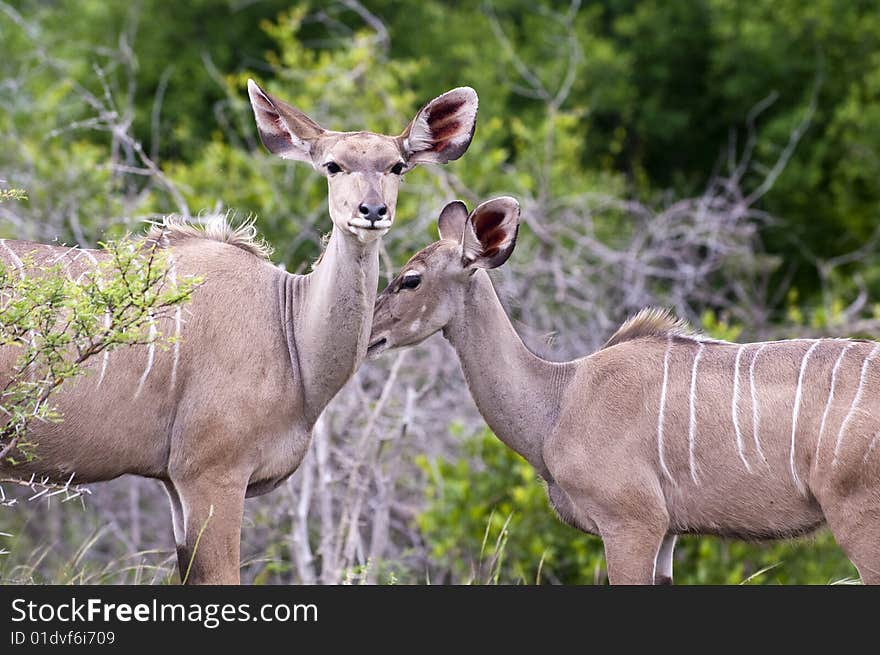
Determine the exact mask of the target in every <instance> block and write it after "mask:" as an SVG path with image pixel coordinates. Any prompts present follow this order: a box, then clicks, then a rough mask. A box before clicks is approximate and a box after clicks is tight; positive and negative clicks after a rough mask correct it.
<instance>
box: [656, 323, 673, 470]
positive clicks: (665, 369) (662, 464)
mask: <svg viewBox="0 0 880 655" xmlns="http://www.w3.org/2000/svg"><path fill="white" fill-rule="evenodd" d="M670 350H672V337H669V338H668V339H667V341H666V352H665V353H664V354H663V386H662V387H660V411H659V412H658V413H657V452H658V453H659V455H660V468H661V469H663V474H664V475H665V476H666V477H667V478H669V481H670V482H671V483H672V484H675V480H674V479H673V477H672V474H671V473H670V472H669V469H668V468H666V462H665V461H664V459H663V414H664V412H665V410H666V385H667V384H668V383H669V351H670Z"/></svg>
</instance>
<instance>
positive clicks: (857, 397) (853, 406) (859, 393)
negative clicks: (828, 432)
mask: <svg viewBox="0 0 880 655" xmlns="http://www.w3.org/2000/svg"><path fill="white" fill-rule="evenodd" d="M878 350H880V343H878V344H874V347H873V348H872V349H871V352H870V353H869V354H868V356H867V357H865V361H863V362H862V372H861V374H860V375H859V386H858V388H857V389H856V395H855V397H854V398H853V400H852V404H851V405H850V406H849V411H848V412H847V413H846V418H845V419H843V423H842V424H841V426H840V432H838V433H837V443H836V444H834V458H833V459H832V460H831V466H837V454H838V453H839V452H840V444H841V442H842V441H843V433H844V432H846V428H847V426H848V425H849V422H850V420H851V419H852V416H853V414H854V413H855V410H856V406H858V404H859V401H860V400H861V399H862V390H863V389H864V388H865V375H867V373H868V365H869V364H870V363H871V361H872V360H873V359H874V357H876V356H877V351H878Z"/></svg>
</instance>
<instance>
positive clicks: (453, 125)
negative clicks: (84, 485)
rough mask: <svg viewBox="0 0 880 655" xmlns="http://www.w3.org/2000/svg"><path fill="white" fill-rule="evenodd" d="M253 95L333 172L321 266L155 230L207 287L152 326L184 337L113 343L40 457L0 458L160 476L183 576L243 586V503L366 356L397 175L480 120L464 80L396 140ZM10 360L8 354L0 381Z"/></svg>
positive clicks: (277, 468)
mask: <svg viewBox="0 0 880 655" xmlns="http://www.w3.org/2000/svg"><path fill="white" fill-rule="evenodd" d="M248 92H249V94H250V100H251V104H252V107H253V110H254V114H255V116H256V122H257V127H258V128H259V134H260V137H261V139H262V141H263V144H264V145H265V146H266V148H267V149H268V150H270V151H271V152H273V153H275V154H277V155H279V156H281V157H283V158H286V159H296V160H301V161H305V162H307V163H310V164H311V165H312V166H313V167H314V168H315V169H316V170H318V171H321V172H322V173H324V174H325V175H326V176H327V181H328V186H329V209H330V218H331V221H332V223H333V229H332V233H331V235H330V239H329V242H328V243H327V245H326V248H325V250H324V252H323V255H322V258H321V260H320V263H319V264H318V265H317V266H316V267H315V269H314V271H313V272H311V273H310V274H308V275H291V274H288V273H286V272H284V271H282V270H281V269H279V268H277V267H275V266H273V265H272V264H271V263H270V262H268V261H267V260H266V259H265V258H264V257H260V256H259V254H260V253H259V250H258V248H257V247H256V246H255V244H254V243H253V241H252V240H251V239H250V238H249V236H250V235H248V234H246V233H243V232H241V231H235V230H232V229H231V228H228V227H225V226H224V225H220V226H215V227H213V228H210V229H208V230H207V231H199V230H195V229H193V228H191V227H187V226H181V225H180V224H178V223H175V222H174V221H171V222H167V224H166V225H165V226H163V227H161V228H157V229H154V230H153V231H152V233H151V235H150V236H148V238H149V239H152V240H153V241H154V242H155V243H156V244H157V245H158V246H159V247H167V248H170V253H171V257H172V263H173V267H174V271H173V272H174V274H175V275H176V276H181V275H189V274H193V275H198V276H199V277H201V278H202V279H203V280H204V282H203V284H202V285H201V286H200V288H199V289H197V290H196V293H195V296H194V298H193V300H192V302H191V303H190V305H189V306H188V307H187V309H188V313H189V316H188V318H186V320H185V321H184V320H181V317H180V315H179V314H178V315H177V316H176V317H175V318H174V319H170V320H169V321H166V322H165V324H163V325H160V326H158V328H159V331H160V332H161V333H162V334H168V335H175V336H179V337H180V339H179V341H177V342H176V343H175V344H174V345H173V346H172V347H171V348H170V349H169V350H168V351H167V352H166V351H163V350H161V349H158V348H154V347H152V346H150V347H148V348H147V349H145V348H131V349H124V350H118V351H115V352H113V353H112V354H111V355H110V356H109V361H108V362H101V363H100V364H99V365H98V368H100V374H98V373H97V371H96V374H95V375H89V376H86V377H84V378H81V379H79V380H77V381H76V382H75V383H73V384H69V385H65V386H64V387H62V388H61V390H60V391H59V393H58V395H57V396H56V397H55V399H54V402H55V404H56V406H57V407H58V409H59V410H60V412H61V414H62V416H63V422H61V423H59V424H54V425H39V426H37V427H36V428H35V430H34V432H33V433H32V434H31V435H29V438H30V440H31V441H33V442H36V444H37V447H36V454H37V457H38V459H36V460H35V461H34V462H32V463H29V464H21V465H18V466H14V467H10V466H9V465H8V464H7V463H3V464H0V472H2V474H3V475H17V476H29V475H30V474H31V473H32V472H37V473H38V474H40V475H46V474H48V475H50V476H52V478H54V479H57V480H60V481H66V480H67V479H68V478H69V477H70V475H71V473H74V474H75V476H76V478H75V479H76V480H78V481H80V482H92V481H100V480H108V479H111V478H115V477H117V476H120V475H122V474H126V473H132V474H137V475H141V476H146V477H150V478H157V479H159V480H161V481H162V482H163V483H164V486H165V488H166V490H167V492H168V496H169V499H170V502H171V511H172V518H173V525H174V538H175V541H176V543H177V551H178V564H179V568H180V575H181V579H184V578H186V579H187V581H188V582H190V583H237V582H238V581H239V551H240V532H241V520H242V512H243V504H244V499H245V497H246V496H254V495H258V494H262V493H265V492H267V491H270V490H272V489H274V488H275V487H276V486H278V484H280V483H281V482H282V481H283V480H284V479H286V478H287V477H288V476H289V475H290V474H291V473H292V472H293V471H295V470H296V469H297V467H298V466H299V464H300V462H301V461H302V459H303V457H304V456H305V453H306V450H307V448H308V445H309V441H310V436H311V430H312V427H313V425H314V423H315V421H316V419H317V418H318V415H319V414H320V413H321V411H322V410H323V409H324V407H325V406H326V405H327V403H328V402H330V400H331V399H332V398H333V396H334V395H335V394H336V393H337V392H338V391H339V389H340V388H341V387H342V386H343V385H344V384H345V382H346V381H347V380H348V379H349V378H350V377H351V376H352V374H353V373H354V372H355V371H356V370H357V368H358V366H359V365H360V363H361V362H362V361H363V359H364V356H365V355H366V350H367V339H368V337H369V333H370V325H371V322H372V317H373V305H374V302H375V299H376V291H377V286H378V265H379V262H378V258H379V254H378V253H379V244H378V239H379V237H380V236H381V235H382V234H384V233H385V232H386V231H387V230H388V228H389V226H391V224H392V222H393V220H394V211H395V205H396V201H397V191H398V184H399V180H400V176H401V175H402V174H403V173H404V172H405V171H406V170H408V169H409V168H411V167H413V166H415V165H416V164H420V163H430V162H433V163H445V162H447V161H450V160H454V159H457V158H458V157H460V156H461V155H462V154H464V152H465V150H466V149H467V147H468V145H469V144H470V140H471V137H472V135H473V132H474V127H475V122H476V112H477V96H476V93H475V92H474V91H473V89H470V88H467V87H462V88H458V89H454V90H452V91H449V92H447V93H445V94H443V95H441V96H439V97H438V98H436V99H434V100H432V101H431V102H429V103H428V104H427V105H425V106H424V107H423V108H422V109H421V110H420V111H419V112H418V113H417V114H416V116H415V118H414V119H413V120H412V122H411V123H410V124H409V126H408V127H407V128H406V130H404V132H403V133H402V134H401V135H399V136H384V135H381V134H374V133H371V132H333V131H329V130H325V129H323V128H322V127H320V126H319V125H318V124H317V123H315V122H314V121H313V120H311V119H310V118H309V117H307V116H306V115H305V114H303V113H302V112H300V111H299V110H297V109H295V108H294V107H292V106H290V105H288V104H286V103H284V102H281V101H280V100H277V99H276V98H273V97H272V96H270V95H269V94H268V93H265V92H264V91H262V90H261V89H260V88H259V87H258V86H257V85H256V84H255V83H254V82H253V81H249V83H248ZM235 246H238V247H235ZM255 255H256V256H255ZM0 256H2V257H3V259H4V261H5V262H6V263H7V264H10V265H12V266H18V267H20V266H21V262H22V261H23V260H25V258H26V257H32V258H33V260H34V261H35V263H36V264H41V263H44V262H45V261H47V260H53V261H58V260H60V261H65V260H66V261H68V262H69V265H68V270H69V272H70V273H71V274H73V275H76V274H78V271H79V270H81V269H83V267H88V266H92V265H94V262H96V260H99V259H101V258H102V256H103V255H102V253H101V252H100V251H88V250H76V249H67V248H57V247H51V246H46V245H39V244H34V243H29V242H23V241H18V242H16V241H3V242H2V243H0ZM15 357H16V353H15V352H14V351H11V350H9V349H7V350H6V351H5V352H0V377H2V371H3V370H9V368H10V367H11V365H12V362H14V360H15ZM196 544H198V547H196ZM187 572H188V573H187Z"/></svg>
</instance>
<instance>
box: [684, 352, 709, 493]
mask: <svg viewBox="0 0 880 655" xmlns="http://www.w3.org/2000/svg"><path fill="white" fill-rule="evenodd" d="M704 348H705V346H704V345H703V344H702V343H701V344H699V347H698V348H697V354H696V355H694V366H693V368H692V369H691V394H690V408H691V420H690V427H689V429H688V462H689V464H690V467H691V479H692V480H693V481H694V484H700V482H699V481H698V480H697V466H696V463H695V462H694V442H695V441H696V437H697V403H696V400H697V367H698V366H699V364H700V357H702V356H703V349H704Z"/></svg>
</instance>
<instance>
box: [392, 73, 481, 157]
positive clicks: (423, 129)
mask: <svg viewBox="0 0 880 655" xmlns="http://www.w3.org/2000/svg"><path fill="white" fill-rule="evenodd" d="M477 105H478V99H477V92H476V91H474V90H473V89H472V88H470V87H469V86H461V87H458V88H457V89H452V91H447V92H446V93H444V94H443V95H442V96H439V97H437V98H434V99H433V100H432V101H431V102H429V103H428V104H427V105H425V106H424V107H422V108H421V110H419V113H418V114H416V117H415V118H413V120H412V122H411V123H410V124H409V125H408V126H407V128H406V129H405V130H404V131H403V133H402V134H401V135H400V136H399V137H398V139H399V140H400V142H401V145H402V148H403V153H404V156H405V157H406V158H407V163H409V164H410V165H414V164H426V163H431V164H445V163H446V162H448V161H453V160H455V159H458V158H459V157H461V156H462V155H463V154H464V153H465V151H466V150H467V149H468V146H469V145H470V144H471V138H472V137H473V136H474V128H476V125H477Z"/></svg>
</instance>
